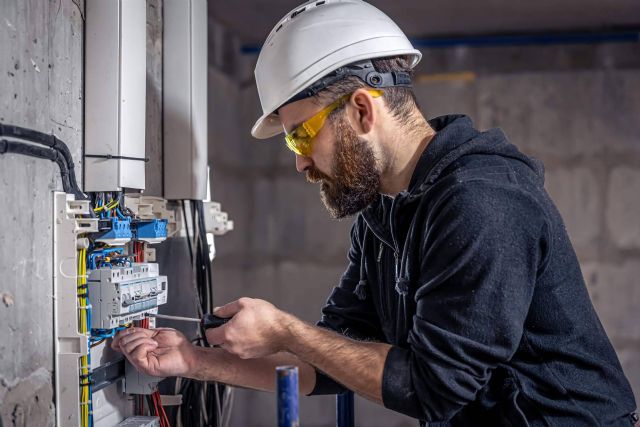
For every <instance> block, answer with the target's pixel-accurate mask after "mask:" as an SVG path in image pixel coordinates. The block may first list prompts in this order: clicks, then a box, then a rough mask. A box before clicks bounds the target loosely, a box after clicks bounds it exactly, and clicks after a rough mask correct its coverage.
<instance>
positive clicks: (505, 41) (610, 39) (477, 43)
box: [240, 29, 640, 55]
mask: <svg viewBox="0 0 640 427" xmlns="http://www.w3.org/2000/svg"><path fill="white" fill-rule="evenodd" d="M625 42H627V43H628V42H631V43H638V42H640V29H634V30H625V31H606V32H572V33H568V32H567V33H532V34H513V35H492V36H461V37H429V38H412V39H411V43H412V44H413V46H414V47H416V48H418V49H419V48H423V49H434V48H448V47H458V46H467V47H491V46H526V45H542V46H548V45H562V44H595V43H625ZM261 48H262V47H261V46H260V45H256V44H247V45H243V46H241V47H240V52H241V53H243V54H248V55H257V54H258V53H260V49H261Z"/></svg>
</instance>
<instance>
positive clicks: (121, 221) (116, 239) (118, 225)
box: [95, 218, 133, 245]
mask: <svg viewBox="0 0 640 427" xmlns="http://www.w3.org/2000/svg"><path fill="white" fill-rule="evenodd" d="M103 223H104V224H103ZM99 224H100V226H99V229H100V232H99V234H98V235H96V237H95V241H96V242H102V243H106V244H108V245H124V244H125V243H127V242H129V241H130V240H131V238H132V237H133V234H132V233H131V218H109V219H103V220H100V223H99ZM103 230H104V231H103Z"/></svg>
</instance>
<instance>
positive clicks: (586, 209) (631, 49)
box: [209, 45, 640, 427]
mask: <svg viewBox="0 0 640 427" xmlns="http://www.w3.org/2000/svg"><path fill="white" fill-rule="evenodd" d="M522 51H525V52H526V54H522V53H521V52H522ZM637 51H638V47H637V45H607V46H602V45H598V46H579V47H576V46H567V47H527V48H525V49H515V48H501V49H497V50H495V49H494V50H491V49H484V50H482V52H481V53H478V51H469V50H465V49H458V50H455V49H452V50H449V51H446V50H445V51H430V52H427V53H426V55H425V60H424V61H425V64H426V65H423V66H422V68H421V69H420V70H419V71H418V72H419V74H420V73H440V72H443V71H461V70H462V71H464V70H471V71H473V73H471V74H469V73H468V74H465V75H458V76H443V77H437V78H431V77H430V75H429V74H425V75H421V76H418V79H417V81H418V83H417V84H416V88H415V89H416V94H417V96H418V99H419V102H420V104H421V106H422V109H423V111H424V113H425V115H426V116H427V117H434V116H437V115H441V114H450V113H465V114H468V115H469V116H471V118H472V119H473V120H474V121H475V123H476V126H477V127H478V128H480V129H487V128H490V127H495V126H498V127H501V128H502V129H503V130H504V131H505V132H506V134H507V136H508V137H509V138H510V140H511V141H512V142H513V143H515V144H516V145H518V146H519V147H520V148H521V149H522V150H523V151H524V152H525V153H527V154H529V155H532V156H534V157H537V158H539V159H541V160H542V161H543V162H544V163H545V166H546V169H547V174H546V187H547V189H548V191H549V193H550V194H551V196H552V198H553V199H554V200H555V202H556V204H557V205H558V207H559V209H560V211H561V213H562V215H563V217H564V220H565V223H566V226H567V229H568V232H569V235H570V237H571V239H572V242H573V244H574V246H575V249H576V252H577V254H578V256H579V258H580V261H581V264H582V267H583V272H584V275H585V279H586V282H587V286H588V289H589V292H590V294H591V297H592V299H593V303H594V305H595V307H596V310H597V311H598V313H599V315H600V318H601V320H602V323H603V325H604V327H605V329H606V330H607V332H608V334H609V336H610V338H611V340H612V342H613V344H614V346H615V348H616V350H617V352H618V355H619V358H620V361H621V362H622V365H623V367H624V369H625V372H626V374H627V376H628V378H629V380H630V381H631V383H632V386H633V388H634V391H635V394H636V396H637V397H640V351H638V350H639V349H640V328H638V326H637V325H638V324H640V312H639V311H638V310H637V307H638V304H639V303H640V301H639V298H640V282H639V279H638V277H640V222H639V220H638V218H640V197H638V194H639V193H638V188H640V186H639V185H640V120H638V118H639V117H640V111H639V110H640V97H638V96H637V94H638V93H640V66H639V65H638V64H636V63H631V64H629V63H628V62H624V61H623V60H622V59H621V58H629V57H630V56H632V55H636V54H637V53H638V52H637ZM487 57H489V58H493V62H491V61H489V60H487ZM536 58H537V59H536ZM603 58H605V59H606V60H605V59H603ZM627 61H628V60H627ZM617 64H622V65H620V66H618V65H617ZM209 87H210V89H211V93H210V127H209V134H210V164H211V165H212V175H211V177H212V197H213V199H215V200H217V201H221V202H222V204H223V208H224V210H226V211H227V212H229V214H230V216H231V217H232V218H233V219H234V220H235V226H236V228H235V230H234V231H233V232H232V233H231V234H229V235H227V236H224V237H221V238H218V239H217V241H216V242H217V244H216V246H217V253H218V255H217V258H216V260H214V270H213V271H214V275H215V279H214V280H215V283H216V289H215V295H216V297H217V300H218V302H219V303H224V302H227V301H230V300H233V299H236V298H238V297H240V296H251V297H257V298H264V299H267V300H269V301H272V302H274V303H275V304H276V305H278V306H279V307H280V308H282V309H285V310H288V311H290V312H292V313H294V314H296V315H298V316H299V317H301V318H302V319H304V320H307V321H309V322H315V321H316V320H317V319H318V317H319V315H320V308H321V307H322V305H323V303H324V300H325V299H326V296H327V295H328V293H329V291H330V289H331V287H332V286H334V285H335V283H337V281H338V279H339V276H340V273H341V272H342V270H343V269H344V267H345V266H346V251H347V249H348V237H349V234H348V231H349V228H350V226H351V220H342V221H333V220H330V219H329V218H328V216H327V214H326V212H325V211H324V207H323V206H322V203H321V202H320V200H319V196H318V188H317V186H315V185H312V184H308V183H307V182H306V181H305V179H304V176H303V175H300V174H297V173H296V172H295V165H294V156H293V154H291V153H290V152H289V151H288V150H287V149H286V147H285V146H284V143H283V141H282V139H281V138H273V139H271V140H267V141H257V140H253V139H252V138H251V136H250V135H249V131H250V128H251V126H252V125H253V122H254V120H255V118H256V117H258V116H259V115H260V113H261V111H260V106H259V102H258V98H257V93H256V90H255V87H254V86H253V84H244V85H238V84H234V82H233V80H231V79H230V78H229V77H227V76H226V75H225V74H223V73H222V72H220V71H218V70H216V69H213V68H212V69H211V70H210V81H209ZM232 99H239V100H240V102H237V103H236V102H231V101H230V100H232ZM235 402H236V403H235V405H236V408H237V409H236V411H235V412H234V416H233V418H232V425H234V426H255V427H261V426H268V425H271V424H272V423H273V417H274V416H275V397H274V396H272V395H270V394H266V393H260V392H253V391H248V390H237V391H236V401H235ZM334 407H335V406H334V399H333V397H304V398H302V400H301V418H302V419H301V421H302V424H303V425H307V426H329V425H332V424H333V422H334V421H333V420H334V416H335V415H334ZM243 408H245V409H246V408H252V410H251V411H246V410H244V409H243ZM356 419H357V425H367V426H374V427H375V426H380V427H382V426H385V427H388V426H393V427H400V426H408V425H415V422H414V420H411V419H410V418H407V417H404V416H401V415H398V414H396V413H393V412H391V411H388V410H386V409H384V408H382V407H380V406H377V405H375V404H372V403H370V402H367V401H365V400H364V399H360V398H358V399H357V405H356Z"/></svg>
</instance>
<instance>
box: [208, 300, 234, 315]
mask: <svg viewBox="0 0 640 427" xmlns="http://www.w3.org/2000/svg"><path fill="white" fill-rule="evenodd" d="M240 309H241V307H240V301H239V300H237V301H233V302H230V303H229V304H225V305H223V306H222V307H217V308H214V309H213V314H215V315H216V316H218V317H233V315H234V314H236V313H237V312H239V311H240Z"/></svg>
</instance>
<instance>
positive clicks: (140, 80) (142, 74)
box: [84, 0, 147, 191]
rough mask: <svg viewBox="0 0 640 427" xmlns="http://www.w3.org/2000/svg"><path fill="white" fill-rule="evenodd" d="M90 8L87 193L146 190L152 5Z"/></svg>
mask: <svg viewBox="0 0 640 427" xmlns="http://www.w3.org/2000/svg"><path fill="white" fill-rule="evenodd" d="M85 9H86V23H85V50H84V51H85V72H84V79H85V110H84V111H85V120H84V126H85V154H84V160H85V176H84V190H85V191H119V190H121V189H123V188H125V187H126V188H135V189H144V187H145V182H144V179H145V174H144V166H145V118H146V87H147V71H146V65H147V62H146V61H147V55H146V47H147V32H146V28H147V15H146V13H147V2H146V1H145V0H86V2H85Z"/></svg>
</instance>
